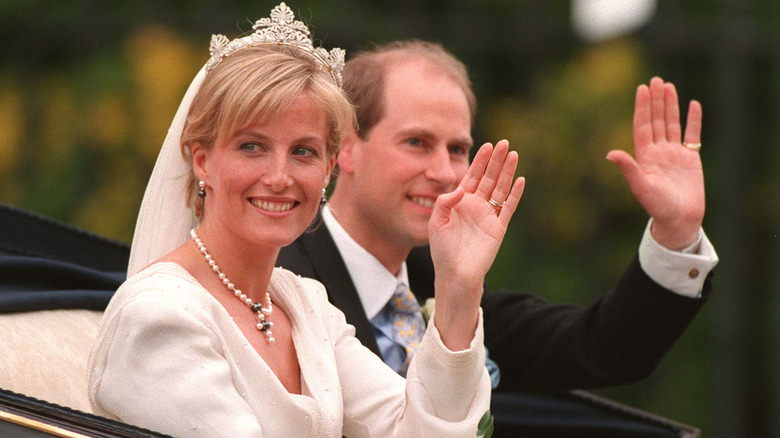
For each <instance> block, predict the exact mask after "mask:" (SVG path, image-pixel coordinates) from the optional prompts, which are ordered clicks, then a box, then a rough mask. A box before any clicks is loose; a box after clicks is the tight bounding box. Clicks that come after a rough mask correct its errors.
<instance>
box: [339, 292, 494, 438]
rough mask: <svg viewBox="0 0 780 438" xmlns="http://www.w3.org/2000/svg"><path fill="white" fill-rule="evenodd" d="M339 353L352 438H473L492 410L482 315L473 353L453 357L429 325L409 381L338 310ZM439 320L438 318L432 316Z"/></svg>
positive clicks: (348, 433)
mask: <svg viewBox="0 0 780 438" xmlns="http://www.w3.org/2000/svg"><path fill="white" fill-rule="evenodd" d="M330 307H331V311H332V312H335V315H334V317H333V318H329V319H330V320H331V321H333V324H334V327H332V330H333V331H331V333H334V334H336V335H334V338H335V339H336V340H335V349H336V351H335V354H336V361H337V367H338V373H339V379H340V381H341V387H342V396H343V402H344V430H343V433H344V435H346V436H371V437H408V436H426V437H447V438H449V437H469V438H473V437H475V436H476V434H477V425H478V423H479V420H480V418H481V417H482V416H483V415H484V414H485V412H486V411H487V410H488V409H489V407H490V377H489V375H488V372H487V369H486V368H485V349H484V347H483V333H482V311H481V310H480V317H479V324H478V325H477V328H476V331H475V333H474V338H473V339H472V342H471V345H470V347H469V348H468V349H466V350H462V351H457V352H452V351H449V350H448V349H447V348H446V347H445V346H444V344H443V343H442V341H441V338H440V336H439V333H438V331H437V330H436V328H435V324H433V323H432V321H433V319H431V322H429V324H428V329H427V330H426V332H425V336H424V337H423V341H422V343H421V344H420V348H419V350H418V352H417V354H416V355H415V357H414V359H413V360H412V362H411V363H410V364H409V371H408V374H407V379H404V378H402V377H401V376H399V375H398V374H396V373H395V371H393V370H392V369H391V368H390V367H388V366H387V365H386V364H385V363H384V362H382V360H381V359H380V358H379V356H377V355H375V354H374V353H372V352H371V351H370V350H369V349H367V348H366V347H364V346H363V345H362V344H360V342H359V341H358V340H357V338H355V337H354V331H355V330H354V328H353V327H352V326H350V325H347V323H346V321H345V319H344V315H343V313H341V311H339V310H338V309H336V308H335V307H333V306H330ZM432 318H433V317H432Z"/></svg>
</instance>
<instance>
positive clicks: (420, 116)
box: [353, 60, 472, 250]
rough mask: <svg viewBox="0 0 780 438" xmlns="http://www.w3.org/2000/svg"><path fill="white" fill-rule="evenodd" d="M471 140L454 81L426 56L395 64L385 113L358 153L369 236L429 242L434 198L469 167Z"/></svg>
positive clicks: (405, 243)
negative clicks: (424, 58)
mask: <svg viewBox="0 0 780 438" xmlns="http://www.w3.org/2000/svg"><path fill="white" fill-rule="evenodd" d="M471 146H472V139H471V113H470V111H469V106H468V102H467V101H466V97H465V95H464V93H463V91H462V90H461V89H460V87H459V86H458V85H457V84H456V83H455V81H454V80H452V79H451V78H450V77H449V76H447V75H445V74H444V73H442V72H440V71H439V70H438V69H437V68H436V67H433V66H431V65H430V64H428V63H427V62H425V61H416V60H412V61H406V62H404V63H402V64H397V65H394V66H392V67H390V68H389V69H388V71H386V72H385V90H384V116H383V118H382V119H381V120H380V121H379V123H377V124H376V125H374V127H372V128H371V130H370V131H369V133H368V135H367V136H366V138H365V139H364V140H363V141H359V142H358V145H357V146H356V147H355V150H354V153H353V158H354V188H353V190H355V192H356V195H357V196H356V198H355V199H356V200H355V202H356V204H359V205H358V214H359V215H360V216H361V219H362V220H363V221H364V223H365V224H370V225H369V226H371V227H373V233H371V234H373V236H370V238H371V239H373V240H374V241H376V239H379V240H380V241H381V240H384V242H383V244H385V245H397V246H396V248H403V249H407V250H411V248H412V247H415V246H421V245H425V244H427V243H428V220H429V219H430V216H431V213H432V211H433V204H434V202H435V201H436V198H437V197H438V196H439V195H441V194H444V193H449V192H451V191H453V190H454V189H455V188H456V187H457V184H458V183H459V182H460V180H461V179H462V178H463V176H464V175H465V174H466V170H467V169H468V166H469V159H468V158H469V150H470V149H471Z"/></svg>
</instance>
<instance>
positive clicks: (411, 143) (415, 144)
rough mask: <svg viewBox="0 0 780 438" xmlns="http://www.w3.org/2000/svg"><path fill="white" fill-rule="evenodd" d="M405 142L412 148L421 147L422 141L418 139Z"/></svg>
mask: <svg viewBox="0 0 780 438" xmlns="http://www.w3.org/2000/svg"><path fill="white" fill-rule="evenodd" d="M406 142H407V143H409V144H410V145H412V146H422V140H420V139H419V138H410V139H409V140H406Z"/></svg>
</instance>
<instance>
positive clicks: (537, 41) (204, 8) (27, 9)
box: [0, 0, 780, 438]
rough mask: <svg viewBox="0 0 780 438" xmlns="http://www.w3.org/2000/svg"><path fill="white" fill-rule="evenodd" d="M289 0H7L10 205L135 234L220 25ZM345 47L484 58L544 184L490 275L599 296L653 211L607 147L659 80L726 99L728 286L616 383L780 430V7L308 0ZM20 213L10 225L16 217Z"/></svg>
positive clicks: (719, 219) (719, 417)
mask: <svg viewBox="0 0 780 438" xmlns="http://www.w3.org/2000/svg"><path fill="white" fill-rule="evenodd" d="M275 4H276V0H273V1H270V0H262V1H258V0H251V1H250V0H232V1H225V0H221V1H217V0H171V1H167V2H162V1H159V0H111V1H97V0H72V1H66V0H0V41H1V43H0V202H3V203H6V204H11V205H14V206H18V207H21V208H24V209H28V210H31V211H34V212H36V213H40V214H43V215H46V216H50V217H53V218H56V219H59V220H62V221H65V222H68V223H70V224H73V225H75V226H77V227H81V228H85V229H88V230H91V231H93V232H95V233H98V234H101V235H104V236H108V237H111V238H113V239H117V240H121V241H125V242H129V241H130V239H131V237H132V233H133V228H134V223H135V219H136V213H137V210H138V207H139V205H140V202H141V197H142V195H143V191H144V188H145V186H146V181H147V179H148V176H149V174H150V172H151V169H152V166H153V165H154V161H155V159H156V156H157V152H158V150H159V147H160V145H161V144H162V140H163V138H164V136H165V133H166V131H167V129H168V126H169V123H170V121H171V119H172V117H173V114H174V113H175V111H176V108H177V106H178V104H179V101H180V99H181V96H182V95H183V93H184V91H185V90H186V88H187V86H188V85H189V82H190V80H191V79H192V77H193V76H194V74H195V73H196V72H197V70H198V69H199V68H200V67H201V66H202V64H203V63H204V62H205V61H206V59H207V58H208V43H209V38H210V36H211V34H212V33H223V34H226V35H227V36H229V37H230V38H231V39H232V38H234V37H236V36H238V35H239V34H241V33H244V32H248V31H251V24H252V22H253V21H254V20H255V19H257V18H260V17H264V16H267V15H268V12H269V11H270V9H271V8H272V7H273V6H274V5H275ZM288 4H289V6H290V7H291V8H292V9H293V10H294V11H295V13H296V16H297V18H299V19H302V20H303V21H305V22H307V23H308V24H310V25H311V27H312V29H313V32H314V36H315V37H316V38H318V39H320V40H321V41H322V42H323V43H324V45H325V46H326V47H328V48H330V47H333V46H340V47H343V48H345V49H346V50H347V53H348V56H349V53H350V52H354V51H355V50H357V49H361V48H367V47H370V45H371V43H382V42H387V41H390V40H394V39H403V38H410V37H417V38H422V39H428V40H433V41H438V42H441V43H443V44H444V45H445V46H446V47H448V48H449V49H450V50H451V51H452V52H453V53H455V54H456V55H457V56H458V57H460V58H461V59H462V60H463V61H464V62H465V63H466V64H467V65H468V66H469V68H470V71H471V74H472V79H473V81H474V84H475V90H476V93H477V96H478V98H479V101H480V108H479V111H478V117H477V120H476V126H475V129H474V133H473V134H474V138H475V141H476V142H478V143H481V142H483V141H497V140H499V139H501V138H507V139H509V140H510V142H511V144H512V147H513V148H514V149H516V150H517V151H518V153H519V154H520V170H519V173H521V174H523V175H525V176H526V178H527V190H526V194H525V196H524V198H523V201H522V204H521V207H520V208H519V210H518V213H517V214H516V215H515V218H514V219H513V222H512V225H511V230H510V235H509V237H508V239H507V240H506V241H505V243H504V246H503V247H502V250H501V253H500V255H499V258H498V260H497V262H496V264H495V267H494V269H493V270H492V271H491V273H490V277H489V279H488V280H489V282H490V283H491V284H493V285H494V286H498V285H505V286H509V287H512V288H516V289H521V290H528V291H535V292H537V293H539V294H541V295H542V296H544V297H545V298H547V299H548V300H550V301H555V302H573V303H582V304H584V303H588V302H590V301H591V300H592V299H593V298H594V297H595V296H597V295H598V294H600V293H602V292H604V291H607V290H608V289H610V288H611V287H612V285H614V284H615V282H616V280H617V277H618V275H619V274H620V273H621V272H622V271H623V269H624V268H625V267H626V265H627V262H628V261H629V260H630V258H631V257H633V255H634V254H635V252H636V250H637V246H638V244H639V240H640V237H641V234H642V231H643V229H644V226H645V224H646V220H647V218H646V216H645V213H644V212H643V210H642V209H641V208H640V206H639V205H638V204H637V203H636V202H635V201H634V199H633V197H632V196H631V194H630V193H629V191H628V189H627V186H626V184H625V182H624V180H623V179H622V176H621V174H620V172H619V171H618V170H617V168H615V167H614V166H613V165H612V164H611V163H609V162H608V161H606V160H605V159H604V156H605V155H606V153H607V151H609V150H611V149H615V148H622V149H627V150H631V149H632V134H631V120H632V109H633V108H632V105H633V98H634V91H635V89H636V86H637V85H638V84H640V83H647V82H648V81H649V79H650V78H651V77H652V76H654V75H658V76H661V77H663V78H664V79H665V80H668V81H672V82H674V83H675V84H676V85H677V87H678V91H679V94H680V97H681V100H682V101H683V115H684V114H685V113H686V112H687V111H686V109H687V101H688V100H690V99H698V100H700V101H701V102H702V104H703V107H704V130H703V141H702V142H703V144H704V146H703V148H702V152H701V154H702V159H703V161H704V166H705V178H706V187H707V202H708V205H707V207H708V210H707V216H706V218H705V224H704V227H705V230H706V231H707V233H708V235H709V237H710V239H711V240H712V242H713V243H714V245H715V247H716V249H717V251H718V253H719V255H720V259H721V261H720V264H719V266H718V267H717V268H716V271H715V272H716V277H715V286H716V290H715V293H714V295H713V296H712V299H711V300H710V302H709V303H708V304H707V306H706V307H705V308H704V310H703V311H702V312H701V313H700V314H699V316H698V317H697V318H696V320H695V321H694V323H693V324H692V325H691V327H690V328H689V330H688V331H687V333H686V334H685V335H684V336H683V338H682V339H681V340H680V342H678V343H677V345H676V346H675V347H674V349H673V350H672V351H671V352H670V354H669V355H668V356H667V358H666V359H665V360H664V361H663V362H662V363H661V365H660V367H659V368H658V370H657V371H656V372H655V373H654V375H653V376H652V377H651V378H649V379H647V380H645V381H642V382H640V383H636V384H632V385H627V386H624V387H620V388H611V389H606V390H599V391H597V392H598V393H599V394H602V395H605V396H608V397H611V398H613V399H616V400H618V401H621V402H623V403H626V404H629V405H632V406H635V407H638V408H640V409H644V410H647V411H651V412H654V413H657V414H660V415H663V416H666V417H669V418H672V419H674V420H677V421H680V422H684V423H687V424H691V425H694V426H697V427H699V428H701V429H702V430H703V432H704V436H705V437H713V438H715V437H723V438H726V437H728V438H734V437H763V436H767V437H768V436H780V416H779V415H776V413H777V412H778V411H780V353H779V352H780V348H778V345H779V344H780V317H778V315H780V296H779V295H780V272H779V271H780V270H778V269H777V268H778V267H780V246H779V245H778V239H777V233H778V228H779V227H780V202H779V201H780V194H778V190H777V187H778V182H780V181H778V179H780V172H778V169H780V154H779V153H778V151H779V150H780V149H779V148H778V147H777V146H778V145H780V123H778V122H780V3H778V2H776V1H773V0H752V1H751V0H743V1H739V0H677V1H672V0H658V1H656V0H622V1H620V0H572V1H560V0H547V1H530V0H449V1H444V0H392V1H391V0H372V1H370V2H369V1H366V0H363V1H358V0H340V1H338V2H326V1H316V0H290V1H289V2H288ZM0 226H2V225H1V224H0Z"/></svg>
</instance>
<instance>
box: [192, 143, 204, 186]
mask: <svg viewBox="0 0 780 438" xmlns="http://www.w3.org/2000/svg"><path fill="white" fill-rule="evenodd" d="M190 152H191V154H192V171H193V172H194V173H195V177H196V178H198V179H199V180H202V181H205V180H206V179H207V177H208V172H206V158H207V156H208V151H207V150H206V149H205V148H204V147H203V145H201V144H200V142H197V141H196V142H195V143H194V144H193V145H192V148H191V149H190Z"/></svg>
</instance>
